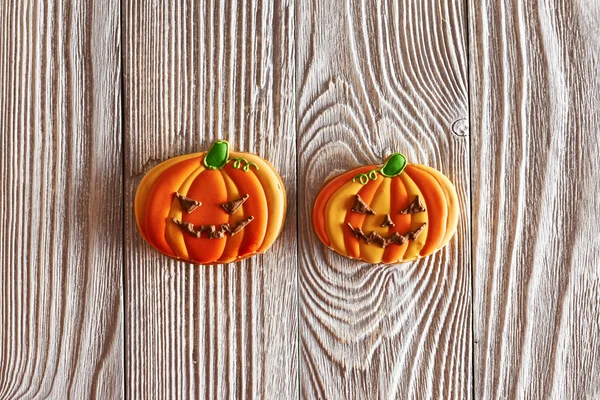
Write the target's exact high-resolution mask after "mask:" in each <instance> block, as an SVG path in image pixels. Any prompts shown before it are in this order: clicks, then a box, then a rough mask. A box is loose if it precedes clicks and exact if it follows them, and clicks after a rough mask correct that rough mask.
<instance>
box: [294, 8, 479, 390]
mask: <svg viewBox="0 0 600 400" xmlns="http://www.w3.org/2000/svg"><path fill="white" fill-rule="evenodd" d="M296 12H297V14H298V17H297V19H296V21H297V28H296V29H297V35H296V43H297V52H298V54H297V57H298V62H297V77H298V78H297V85H296V88H297V115H298V117H297V118H298V119H297V121H298V130H299V138H298V159H299V168H298V172H299V186H298V193H299V198H298V211H299V221H298V223H299V244H300V248H299V255H300V266H299V267H300V272H299V273H300V276H299V278H300V297H301V298H300V313H301V322H300V331H301V333H300V339H301V362H300V385H301V397H302V398H306V399H316V398H330V399H340V398H348V399H351V398H362V399H375V398H423V399H425V398H434V399H439V398H445V399H447V398H467V397H469V396H470V395H471V386H472V385H471V279H470V277H471V267H470V216H469V213H470V208H469V197H470V195H469V142H468V140H469V138H468V137H467V136H464V135H465V134H466V133H467V131H468V127H467V126H466V121H467V119H468V114H467V101H468V100H467V99H468V93H467V47H466V46H467V45H466V42H467V39H466V34H467V31H466V27H467V22H466V9H465V4H464V2H462V1H450V2H447V1H417V2H415V1H395V0H394V1H391V0H390V1H385V0H384V1H367V0H365V1H357V2H345V1H341V0H340V1H328V2H314V1H309V0H302V1H300V2H299V5H298V6H297V11H296ZM453 125H454V127H455V131H456V132H457V134H454V133H453V131H452V127H453ZM394 151H399V152H402V153H403V154H405V155H406V156H407V157H408V159H409V161H410V162H418V163H423V164H427V165H430V166H432V167H435V168H437V169H439V170H440V171H442V172H443V173H445V174H446V175H448V176H449V177H450V179H451V180H452V181H453V182H454V183H455V185H456V187H457V191H458V193H459V198H460V207H461V219H460V223H459V229H458V232H457V234H456V237H455V238H454V239H453V240H452V241H451V242H450V244H449V245H448V246H447V247H446V248H445V249H444V250H443V251H440V252H438V253H437V254H435V255H434V256H431V257H428V258H426V259H423V260H422V261H419V262H415V263H411V264H403V265H397V266H393V267H385V266H369V265H366V264H363V263H359V262H355V261H349V260H347V259H344V258H342V257H341V256H338V255H337V254H335V253H333V252H332V251H330V250H328V249H327V248H325V247H324V246H323V245H322V244H321V243H320V242H319V240H318V238H317V236H316V234H315V233H314V231H313V229H312V226H311V219H310V218H311V217H310V216H311V210H312V205H313V202H314V199H315V197H316V195H317V193H318V191H319V189H320V187H321V185H322V184H323V183H324V182H325V181H326V180H327V179H328V178H331V177H333V176H334V175H336V174H338V173H340V172H342V171H345V170H348V169H351V168H354V167H356V166H359V165H363V164H377V163H381V162H382V161H383V160H384V159H385V157H386V156H387V155H389V154H390V153H391V152H394Z"/></svg>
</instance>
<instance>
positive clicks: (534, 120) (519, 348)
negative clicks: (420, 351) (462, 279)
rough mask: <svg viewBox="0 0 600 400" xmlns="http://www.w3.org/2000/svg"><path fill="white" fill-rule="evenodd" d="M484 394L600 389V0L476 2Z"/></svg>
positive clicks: (476, 218)
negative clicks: (599, 155)
mask: <svg viewBox="0 0 600 400" xmlns="http://www.w3.org/2000/svg"><path fill="white" fill-rule="evenodd" d="M470 4H471V18H470V20H471V25H470V26H471V32H473V35H472V42H471V54H472V59H471V61H472V68H471V83H472V84H471V88H472V89H471V126H472V145H473V241H474V255H473V263H474V266H475V278H474V284H475V286H474V287H475V290H474V315H475V318H474V341H475V351H474V360H475V378H474V379H475V397H477V398H535V399H541V398H556V399H592V398H599V397H600V374H599V372H600V274H599V272H598V271H599V268H598V267H599V265H600V264H599V260H600V241H599V237H600V235H599V233H600V230H599V228H598V223H597V217H596V216H597V215H599V214H600V201H599V200H598V195H597V194H598V192H599V191H600V173H599V172H598V171H599V170H600V162H599V161H598V160H599V159H598V151H599V150H600V137H599V132H600V58H599V56H598V55H599V54H600V42H599V41H598V37H599V35H600V31H599V28H598V27H599V26H600V6H599V5H598V3H597V2H593V1H585V0H578V1H572V2H537V1H504V0H498V1H489V0H484V1H471V2H470Z"/></svg>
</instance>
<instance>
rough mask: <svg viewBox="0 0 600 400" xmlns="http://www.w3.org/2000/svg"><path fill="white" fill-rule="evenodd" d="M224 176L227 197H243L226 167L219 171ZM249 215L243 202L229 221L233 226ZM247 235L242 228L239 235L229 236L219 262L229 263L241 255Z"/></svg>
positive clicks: (229, 216)
mask: <svg viewBox="0 0 600 400" xmlns="http://www.w3.org/2000/svg"><path fill="white" fill-rule="evenodd" d="M219 172H220V173H221V175H222V176H223V180H224V181H225V188H226V189H227V199H228V200H232V199H235V198H241V197H242V196H243V194H242V193H240V191H239V190H238V188H237V186H236V184H235V182H234V181H233V179H232V178H231V177H230V176H229V175H228V174H227V172H225V170H224V169H221V170H220V171H219ZM246 217H248V216H247V215H246V211H245V210H244V205H243V204H242V205H241V206H240V208H239V209H238V210H237V212H236V214H235V215H228V223H229V224H230V226H233V225H234V223H233V221H239V220H242V219H244V218H246ZM244 236H246V232H245V231H244V230H243V229H242V231H240V232H239V233H238V234H237V235H235V236H230V237H228V238H227V243H226V244H225V249H223V254H221V257H219V259H218V262H219V263H228V262H232V261H235V260H236V259H237V258H238V257H239V249H240V246H241V244H242V241H243V239H244Z"/></svg>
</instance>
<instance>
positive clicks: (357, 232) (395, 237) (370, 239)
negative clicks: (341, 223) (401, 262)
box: [348, 222, 427, 249]
mask: <svg viewBox="0 0 600 400" xmlns="http://www.w3.org/2000/svg"><path fill="white" fill-rule="evenodd" d="M426 225H427V223H426V222H425V223H423V225H421V226H420V227H419V228H418V229H416V230H414V231H408V232H407V233H405V234H404V235H401V234H399V233H398V232H394V233H393V234H392V235H390V236H381V235H380V234H379V233H377V232H375V231H373V232H371V233H369V234H368V235H365V233H364V232H363V230H362V229H361V228H355V227H353V226H352V225H351V224H350V223H348V227H349V228H350V230H351V231H352V234H354V237H355V238H357V239H362V240H363V241H364V242H365V243H366V244H371V243H377V244H378V245H380V246H381V247H383V248H384V249H385V248H386V247H387V246H389V245H390V244H392V243H396V244H399V245H400V246H402V245H403V244H404V243H406V242H407V241H409V240H412V241H414V240H416V239H417V238H418V237H419V235H420V234H421V232H423V229H425V226H426Z"/></svg>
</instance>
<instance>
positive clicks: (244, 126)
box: [123, 0, 298, 399]
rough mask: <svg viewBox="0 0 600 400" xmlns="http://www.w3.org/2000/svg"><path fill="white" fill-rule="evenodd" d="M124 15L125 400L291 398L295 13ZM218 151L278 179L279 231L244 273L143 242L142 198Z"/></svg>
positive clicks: (155, 10) (294, 379) (259, 7)
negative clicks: (179, 163) (257, 159)
mask: <svg viewBox="0 0 600 400" xmlns="http://www.w3.org/2000/svg"><path fill="white" fill-rule="evenodd" d="M123 12H124V17H123V24H124V25H123V30H124V35H123V40H124V43H123V47H124V64H125V66H124V89H125V94H124V96H125V107H124V108H125V113H124V114H125V115H124V118H125V122H124V126H125V151H126V153H125V154H126V186H125V189H126V192H125V199H126V200H125V204H126V230H125V234H126V247H125V248H126V254H127V260H126V267H125V268H126V269H125V299H126V305H125V342H126V352H125V357H126V359H127V366H126V394H127V397H129V398H160V399H168V398H173V399H175V398H177V399H183V398H239V399H241V398H265V399H267V398H268V399H293V398H297V397H298V358H297V354H298V348H297V344H298V336H297V332H298V309H297V252H296V247H297V245H296V207H295V198H296V170H297V167H296V128H295V113H294V101H295V98H294V84H295V82H294V70H295V62H294V7H293V4H292V3H291V2H287V1H282V2H270V1H262V0H243V1H235V2H228V1H221V2H214V1H191V0H190V1H183V0H182V1H164V2H149V1H148V2H138V1H126V2H124V7H123ZM218 138H221V139H227V140H229V141H230V142H231V143H232V145H233V147H234V148H235V149H238V150H242V151H250V152H255V153H257V154H259V155H260V156H262V157H264V158H266V159H267V160H269V161H270V162H271V163H272V164H273V165H274V166H275V168H276V169H277V170H278V171H279V173H280V174H281V176H282V178H283V180H284V182H285V187H286V190H287V194H288V197H289V199H290V201H289V207H288V217H287V220H286V225H285V229H284V231H283V233H282V234H281V236H280V237H279V239H278V240H277V241H276V242H275V244H274V245H273V247H272V248H271V249H270V250H269V251H268V252H267V253H266V254H265V255H263V256H258V257H255V258H252V259H250V260H249V261H244V262H241V263H236V264H230V265H226V266H223V265H219V266H205V267H202V266H192V265H188V264H184V263H178V262H174V261H171V260H169V259H168V258H166V257H164V256H162V255H161V254H159V253H158V252H157V251H155V250H153V249H152V248H151V247H150V246H149V245H147V244H146V243H145V242H144V241H143V239H142V238H141V236H140V235H139V233H138V232H137V228H136V227H135V221H134V218H133V211H132V203H133V196H134V194H135V190H136V189H137V186H138V184H139V182H140V180H141V178H142V176H143V175H144V174H145V173H146V172H148V171H149V170H150V169H151V168H152V167H153V166H155V165H156V164H157V163H159V162H160V161H163V160H166V159H167V158H169V157H172V156H176V155H179V154H184V153H189V152H194V151H200V150H203V149H208V147H209V146H210V144H211V143H212V141H213V140H215V139H218Z"/></svg>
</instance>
